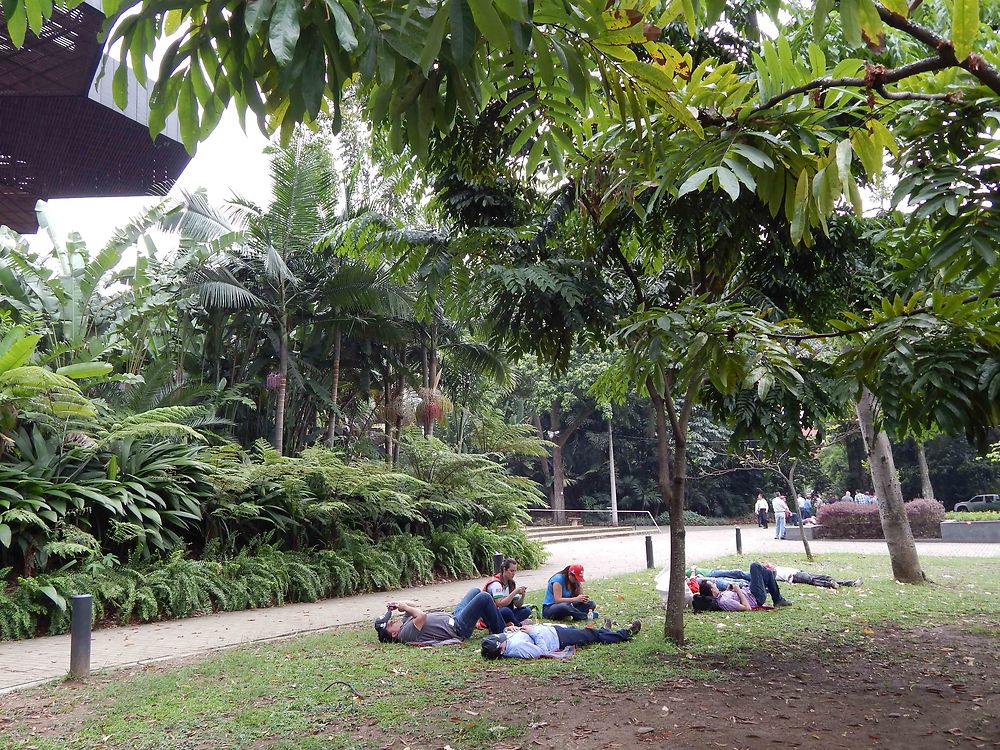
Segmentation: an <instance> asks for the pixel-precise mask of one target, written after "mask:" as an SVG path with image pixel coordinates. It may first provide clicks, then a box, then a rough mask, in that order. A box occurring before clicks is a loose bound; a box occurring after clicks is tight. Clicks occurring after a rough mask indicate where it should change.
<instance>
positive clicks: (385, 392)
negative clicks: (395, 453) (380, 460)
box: [382, 370, 395, 464]
mask: <svg viewBox="0 0 1000 750" xmlns="http://www.w3.org/2000/svg"><path fill="white" fill-rule="evenodd" d="M390 390H391V389H390V387H389V371H388V370H386V371H385V372H383V373H382V421H383V428H384V432H385V462H386V464H391V463H392V426H393V424H394V422H395V420H394V419H393V416H392V393H391V392H390Z"/></svg>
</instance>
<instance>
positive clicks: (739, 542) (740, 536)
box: [736, 529, 743, 555]
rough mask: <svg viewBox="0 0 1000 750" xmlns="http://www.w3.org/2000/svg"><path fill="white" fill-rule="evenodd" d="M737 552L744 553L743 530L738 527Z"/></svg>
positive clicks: (738, 553)
mask: <svg viewBox="0 0 1000 750" xmlns="http://www.w3.org/2000/svg"><path fill="white" fill-rule="evenodd" d="M736 554H737V555H742V554H743V532H742V531H740V530H739V529H736Z"/></svg>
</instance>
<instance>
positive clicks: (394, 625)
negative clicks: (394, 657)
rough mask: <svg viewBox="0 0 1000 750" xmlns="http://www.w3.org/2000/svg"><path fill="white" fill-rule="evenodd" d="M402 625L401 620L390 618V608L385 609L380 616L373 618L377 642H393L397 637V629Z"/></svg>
mask: <svg viewBox="0 0 1000 750" xmlns="http://www.w3.org/2000/svg"><path fill="white" fill-rule="evenodd" d="M402 627H403V622H402V620H394V619H392V610H387V611H386V613H385V614H384V615H382V616H381V617H377V618H375V632H376V633H377V634H378V639H379V642H381V643H393V642H394V641H396V640H397V639H398V638H399V630H400V628H402Z"/></svg>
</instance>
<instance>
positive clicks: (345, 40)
mask: <svg viewBox="0 0 1000 750" xmlns="http://www.w3.org/2000/svg"><path fill="white" fill-rule="evenodd" d="M325 2H326V7H327V8H329V9H330V13H331V14H333V20H334V21H335V22H336V25H337V41H339V42H340V46H341V47H343V48H344V49H345V50H347V51H348V52H353V51H354V50H356V49H357V48H358V38H357V37H356V36H354V26H353V25H352V24H351V19H350V18H349V17H348V15H347V11H345V10H344V8H343V7H342V6H341V5H340V3H338V2H337V1H336V0H325ZM441 15H443V14H441Z"/></svg>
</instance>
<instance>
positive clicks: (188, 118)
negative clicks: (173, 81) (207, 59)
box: [177, 78, 201, 154]
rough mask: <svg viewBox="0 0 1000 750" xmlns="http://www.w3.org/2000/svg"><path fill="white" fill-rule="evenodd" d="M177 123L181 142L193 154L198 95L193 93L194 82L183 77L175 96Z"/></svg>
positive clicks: (196, 130)
mask: <svg viewBox="0 0 1000 750" xmlns="http://www.w3.org/2000/svg"><path fill="white" fill-rule="evenodd" d="M177 123H178V125H179V126H180V131H181V142H182V143H183V144H184V148H186V149H187V150H188V153H190V154H193V153H194V152H195V149H196V148H197V146H198V135H199V133H200V132H201V131H200V129H199V127H198V97H197V96H195V93H194V82H193V81H192V80H191V78H185V79H184V80H183V81H182V82H181V90H180V94H179V95H178V97H177Z"/></svg>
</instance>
